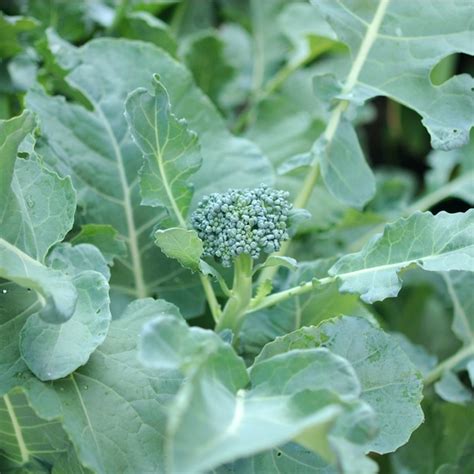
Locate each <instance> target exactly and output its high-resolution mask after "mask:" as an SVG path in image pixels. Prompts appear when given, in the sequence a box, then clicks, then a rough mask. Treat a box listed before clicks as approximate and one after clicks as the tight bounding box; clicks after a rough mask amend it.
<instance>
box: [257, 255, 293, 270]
mask: <svg viewBox="0 0 474 474" xmlns="http://www.w3.org/2000/svg"><path fill="white" fill-rule="evenodd" d="M297 265H298V262H297V261H296V260H295V259H294V258H291V257H282V256H280V255H270V256H269V257H268V258H267V259H266V260H265V262H263V266H262V268H265V267H280V266H282V267H285V268H288V269H289V270H296V268H297Z"/></svg>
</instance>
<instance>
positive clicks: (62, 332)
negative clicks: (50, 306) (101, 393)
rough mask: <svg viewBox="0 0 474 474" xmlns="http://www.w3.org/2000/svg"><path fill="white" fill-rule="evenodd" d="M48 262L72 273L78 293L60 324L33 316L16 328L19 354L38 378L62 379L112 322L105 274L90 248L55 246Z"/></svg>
mask: <svg viewBox="0 0 474 474" xmlns="http://www.w3.org/2000/svg"><path fill="white" fill-rule="evenodd" d="M48 261H49V263H50V265H51V267H52V268H55V269H59V270H62V271H63V272H65V273H67V274H68V275H70V276H71V278H72V283H73V284H74V287H75V288H76V291H77V294H78V297H77V304H76V307H75V310H74V314H73V315H72V316H71V318H70V319H69V320H68V321H66V322H65V323H63V324H61V325H58V324H51V323H47V322H45V321H43V320H41V319H39V318H37V317H36V316H32V317H30V318H29V319H28V320H27V321H26V323H25V325H24V326H23V328H22V330H21V333H20V351H21V356H22V358H23V360H24V361H25V363H26V364H27V366H28V368H29V369H30V370H31V371H32V372H33V373H34V374H35V375H36V376H37V377H38V378H39V379H40V380H43V381H46V380H56V379H59V378H62V377H66V376H67V375H69V374H70V373H71V372H74V370H76V369H77V368H78V367H80V366H82V365H84V364H85V363H86V362H87V361H88V359H89V357H90V355H91V354H92V353H93V352H94V350H95V349H96V348H97V347H98V346H99V344H101V343H102V342H103V341H104V339H105V337H106V335H107V331H108V329H109V324H110V320H111V315H110V308H109V304H110V301H109V285H108V283H107V280H108V278H109V276H110V274H109V270H108V267H107V265H106V263H105V261H104V259H103V257H102V255H101V254H100V252H99V251H98V250H97V249H96V248H95V247H93V246H92V245H89V244H81V245H78V246H75V247H71V246H70V245H63V246H58V247H55V248H54V249H53V252H52V254H51V255H49V256H48ZM103 272H104V273H105V275H104V273H103Z"/></svg>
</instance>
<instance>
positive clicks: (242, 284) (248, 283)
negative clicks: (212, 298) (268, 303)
mask: <svg viewBox="0 0 474 474" xmlns="http://www.w3.org/2000/svg"><path fill="white" fill-rule="evenodd" d="M252 270H253V260H252V257H251V256H250V255H247V254H241V255H239V256H238V257H236V258H235V259H234V282H233V285H232V290H231V296H230V298H229V299H228V300H227V303H226V305H225V307H224V309H223V311H222V315H221V316H220V318H219V320H218V322H217V325H216V331H217V332H220V331H222V330H224V329H230V330H232V332H233V333H234V337H235V338H236V339H237V336H238V333H239V330H240V327H241V325H242V322H243V318H244V316H245V313H246V311H247V308H248V306H249V304H250V300H251V299H252Z"/></svg>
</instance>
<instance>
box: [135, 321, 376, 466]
mask: <svg viewBox="0 0 474 474" xmlns="http://www.w3.org/2000/svg"><path fill="white" fill-rule="evenodd" d="M141 359H142V360H143V362H144V363H145V364H146V365H147V366H149V367H153V368H155V369H161V370H174V369H179V370H181V371H182V372H183V373H184V374H187V375H188V379H187V381H186V383H185V384H184V385H183V386H182V388H181V390H180V391H179V393H178V395H177V399H176V402H175V404H174V405H173V408H172V410H171V412H170V416H171V417H170V420H169V425H168V433H169V436H170V439H169V441H168V453H169V456H170V458H169V470H171V471H173V472H174V471H176V472H180V473H186V472H201V471H205V470H208V469H211V468H213V467H215V466H217V465H219V464H221V463H223V462H227V461H230V460H232V459H235V458H237V457H239V456H242V455H248V454H251V453H255V452H258V451H260V450H264V449H268V448H270V447H272V446H274V445H278V444H280V443H282V442H285V441H289V440H290V439H292V438H296V439H298V440H299V441H300V442H301V443H303V444H305V445H308V446H310V447H311V449H313V450H319V451H322V452H323V454H324V455H329V447H328V442H327V440H326V434H327V431H328V430H329V429H330V427H331V425H332V424H333V421H334V420H335V418H336V417H337V416H338V415H339V414H341V413H342V412H343V411H344V410H348V411H351V410H356V409H360V408H361V405H360V404H359V402H357V397H358V393H359V385H358V382H357V379H356V378H355V377H354V374H353V372H352V370H351V369H350V367H349V366H348V364H347V362H346V361H345V360H344V359H343V358H341V357H338V356H335V355H333V354H331V353H330V352H328V351H326V350H324V349H316V350H308V351H292V352H289V353H287V354H283V355H281V356H277V357H274V358H270V359H268V360H266V361H264V362H262V363H260V364H255V365H254V366H253V367H252V369H251V371H250V382H251V388H249V389H245V387H246V385H247V384H248V382H249V377H248V375H247V371H246V370H245V365H244V363H243V361H242V359H240V358H239V357H238V356H237V355H236V354H235V352H234V351H233V350H232V348H231V347H230V346H229V345H228V344H227V343H225V342H223V341H222V340H221V339H220V338H219V337H218V336H217V335H216V334H215V333H213V332H211V331H207V330H203V329H200V328H195V327H194V328H189V327H188V326H187V325H186V323H185V322H184V321H182V320H180V319H179V318H176V317H161V318H158V319H156V320H154V321H152V322H151V323H149V324H148V325H147V326H146V327H145V329H144V331H143V335H142V342H141ZM310 374H313V376H311V375H310ZM316 374H319V376H316ZM322 374H324V375H322ZM210 400H212V405H211V404H209V401H210ZM370 416H371V414H370V411H369V412H366V413H365V417H363V416H362V415H359V423H362V424H364V423H365V424H367V423H369V424H370V419H371V418H370ZM256 423H257V424H258V427H259V429H258V432H255V426H256ZM191 427H192V429H191ZM196 429H198V430H199V432H196ZM197 433H199V436H200V437H201V438H202V439H203V440H206V441H205V442H204V443H192V442H191V439H192V438H194V439H195V437H196V435H197Z"/></svg>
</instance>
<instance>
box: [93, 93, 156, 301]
mask: <svg viewBox="0 0 474 474" xmlns="http://www.w3.org/2000/svg"><path fill="white" fill-rule="evenodd" d="M89 100H90V101H91V103H92V104H93V105H94V108H95V110H96V112H97V114H98V115H99V117H100V119H101V121H102V122H103V125H104V127H105V130H106V132H107V135H108V136H109V138H110V142H111V144H112V147H113V150H114V154H115V158H116V163H117V169H118V172H119V178H120V185H121V187H122V192H123V207H124V210H125V218H126V221H127V230H128V243H129V246H130V257H131V260H132V273H133V278H134V282H135V289H136V293H137V297H138V298H145V297H146V296H147V288H146V285H145V280H144V277H143V266H142V261H141V255H140V251H139V248H138V234H137V230H136V226H135V217H134V215H133V206H132V199H131V194H130V187H129V185H128V180H127V175H126V172H125V166H124V163H123V156H122V151H121V150H120V146H119V144H118V142H117V138H116V137H115V134H114V132H113V130H112V128H111V126H110V124H109V121H108V120H107V117H106V116H105V114H104V112H103V110H102V108H101V107H100V104H99V103H98V102H96V101H94V100H93V99H92V98H91V97H89Z"/></svg>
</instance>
